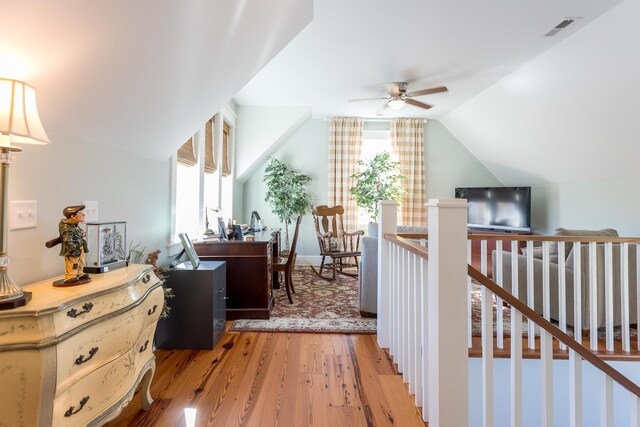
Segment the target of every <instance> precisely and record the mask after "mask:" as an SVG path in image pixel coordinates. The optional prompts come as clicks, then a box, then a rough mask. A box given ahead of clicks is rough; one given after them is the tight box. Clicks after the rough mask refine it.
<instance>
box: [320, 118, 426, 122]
mask: <svg viewBox="0 0 640 427" xmlns="http://www.w3.org/2000/svg"><path fill="white" fill-rule="evenodd" d="M355 118H358V119H362V121H365V122H390V121H391V120H393V119H403V118H405V117H389V118H386V119H383V118H363V117H355ZM408 118H410V119H421V120H424V121H425V122H426V121H427V118H425V117H408ZM322 119H323V120H324V121H325V122H328V121H329V120H330V119H331V117H322Z"/></svg>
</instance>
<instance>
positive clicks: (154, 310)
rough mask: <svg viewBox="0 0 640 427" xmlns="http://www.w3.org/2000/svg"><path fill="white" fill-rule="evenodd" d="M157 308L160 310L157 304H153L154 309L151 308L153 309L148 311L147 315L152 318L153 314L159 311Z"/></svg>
mask: <svg viewBox="0 0 640 427" xmlns="http://www.w3.org/2000/svg"><path fill="white" fill-rule="evenodd" d="M157 308H158V305H157V304H153V307H151V308H150V309H149V310H148V311H147V314H148V315H149V316H151V315H152V314H153V313H155V312H156V309H157Z"/></svg>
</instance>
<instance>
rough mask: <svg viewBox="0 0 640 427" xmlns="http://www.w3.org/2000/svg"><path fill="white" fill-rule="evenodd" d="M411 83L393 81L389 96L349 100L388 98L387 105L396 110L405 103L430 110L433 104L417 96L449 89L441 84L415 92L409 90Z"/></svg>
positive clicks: (351, 100)
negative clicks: (418, 98)
mask: <svg viewBox="0 0 640 427" xmlns="http://www.w3.org/2000/svg"><path fill="white" fill-rule="evenodd" d="M408 86H409V84H408V83H406V82H395V83H391V86H390V87H389V90H388V91H387V93H388V95H389V96H387V97H384V98H361V99H350V100H349V102H355V101H371V100H374V99H386V100H387V105H386V106H387V107H389V108H391V109H394V110H399V109H401V108H402V107H404V104H409V105H413V106H415V107H420V108H424V109H425V110H428V109H429V108H431V107H432V105H429V104H425V103H424V102H420V101H416V100H415V99H413V98H415V97H417V96H423V95H430V94H432V93H439V92H446V91H447V90H448V89H447V88H446V87H444V86H439V87H433V88H430V89H422V90H417V91H415V92H407V88H408Z"/></svg>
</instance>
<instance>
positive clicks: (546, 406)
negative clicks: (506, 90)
mask: <svg viewBox="0 0 640 427" xmlns="http://www.w3.org/2000/svg"><path fill="white" fill-rule="evenodd" d="M427 207H428V218H429V236H428V237H429V240H428V250H427V248H425V247H423V246H420V245H418V244H417V243H414V242H412V241H410V240H407V239H403V238H401V237H398V236H397V235H396V231H395V230H396V229H397V214H396V212H397V204H396V203H395V202H382V203H381V205H380V215H379V218H380V224H379V227H378V228H379V236H378V237H379V238H378V245H379V247H378V266H379V269H378V342H379V344H380V346H381V347H385V348H388V349H389V353H390V355H391V356H392V357H393V359H394V361H395V362H396V363H397V365H398V371H399V372H401V373H402V375H403V378H404V380H405V382H407V384H408V388H409V391H410V392H411V393H413V394H415V398H416V405H417V406H419V407H422V414H423V419H424V420H425V421H427V422H428V423H429V425H430V426H431V427H434V426H435V427H437V426H464V425H469V423H470V421H469V413H470V409H469V402H468V395H469V373H468V369H469V359H468V347H471V343H472V341H473V338H472V337H471V331H470V328H471V322H470V320H469V319H470V312H471V306H470V303H468V301H469V298H470V295H469V293H470V287H471V280H472V279H473V280H474V283H476V284H480V285H481V289H482V298H481V300H482V302H481V312H482V316H481V318H482V327H481V330H482V332H481V337H480V339H479V341H480V342H481V345H482V397H481V398H482V408H483V409H482V425H483V426H493V425H494V424H495V423H494V407H495V405H496V402H495V401H494V396H495V392H496V391H495V390H494V360H493V354H494V347H497V348H502V347H504V346H505V345H506V344H505V343H506V340H505V337H504V323H503V321H502V314H501V313H502V309H500V310H497V312H498V313H499V314H497V315H496V329H498V334H497V336H495V337H494V305H493V301H494V296H495V298H496V301H497V303H496V307H500V308H501V307H502V303H503V301H504V302H505V303H506V304H508V305H509V306H510V307H511V331H510V332H511V333H510V346H511V354H510V358H511V362H510V363H511V368H510V373H511V380H510V390H509V395H510V396H511V398H510V402H509V410H510V425H512V426H521V425H523V397H522V396H523V389H524V388H525V387H526V384H524V382H523V374H522V371H523V368H522V320H523V317H522V316H523V315H524V316H526V317H527V318H528V319H529V324H530V325H531V326H530V329H529V336H530V339H529V341H530V347H531V348H535V341H536V338H535V329H534V326H533V324H535V325H538V326H539V329H540V338H539V342H540V359H541V364H540V365H541V366H540V379H539V382H540V385H541V393H542V395H541V400H540V408H539V410H540V412H541V423H542V425H545V426H551V425H553V419H554V408H553V401H554V395H553V392H554V384H553V347H552V344H553V339H557V340H558V342H559V346H560V347H561V348H568V349H569V381H570V384H569V398H568V401H569V406H570V408H569V419H570V425H572V426H580V425H582V424H583V421H584V420H583V419H582V414H583V407H582V402H583V395H582V394H583V384H582V361H583V360H586V361H588V362H589V363H591V364H592V365H593V366H595V367H596V368H597V369H599V370H600V372H601V376H602V382H601V387H600V389H599V390H589V392H594V393H599V395H600V402H601V410H600V418H601V419H600V422H599V424H600V425H603V426H609V425H613V414H614V399H613V384H614V382H615V383H617V384H619V385H621V386H622V387H623V388H624V389H626V390H627V392H628V393H630V396H631V399H630V402H631V404H630V406H631V408H630V409H631V412H628V411H623V412H624V414H625V419H627V418H628V419H629V420H630V423H629V425H632V426H640V388H639V387H638V386H637V385H636V384H635V383H633V382H632V381H630V380H629V379H628V378H626V377H625V376H623V375H622V374H620V373H619V372H618V371H617V370H615V369H613V368H612V367H611V366H610V365H609V364H607V363H605V362H604V361H603V360H601V359H600V358H598V357H597V356H595V355H594V354H593V353H592V352H591V351H589V349H587V348H585V347H583V346H582V345H581V343H579V342H577V341H576V340H574V339H573V338H571V337H570V336H568V335H567V334H566V313H565V314H564V318H562V319H561V322H560V323H561V326H562V325H563V327H562V329H560V328H558V327H557V326H555V325H553V324H552V323H551V322H550V321H549V317H550V309H549V307H550V303H549V280H548V277H549V272H548V269H545V270H544V272H543V277H546V278H547V279H546V280H544V284H543V286H544V291H543V300H544V307H543V315H540V314H538V313H537V312H536V311H534V310H533V309H532V308H530V307H528V306H527V305H526V304H524V303H523V302H521V301H520V300H518V298H517V296H518V286H517V285H515V286H514V287H513V289H514V293H515V296H514V295H512V294H510V293H508V292H506V291H505V290H504V289H502V288H501V287H500V286H499V285H498V284H496V283H495V282H493V281H492V280H491V279H489V278H487V277H486V274H483V273H486V272H487V270H486V269H487V250H486V242H485V243H484V244H483V247H484V248H483V255H482V258H483V265H484V267H483V268H482V270H483V271H482V272H480V271H478V270H476V269H475V268H473V267H471V266H470V265H468V263H467V257H468V256H469V257H470V252H471V249H470V246H468V245H467V226H466V207H467V205H466V203H464V201H459V200H430V201H429V203H428V204H427ZM516 249H517V248H516V246H515V245H514V246H512V250H514V252H517V251H516ZM563 249H564V248H563V247H562V245H560V250H563ZM579 250H580V249H579V245H578V251H579ZM497 251H498V255H500V247H498V250H497ZM548 251H549V248H548V243H544V244H543V262H546V263H547V265H548V256H549V254H548ZM607 251H608V250H607ZM622 251H625V252H623V256H625V255H626V249H622ZM578 255H579V254H578ZM514 258H515V257H514ZM577 258H578V259H579V258H580V257H579V256H578V257H577ZM498 259H501V258H500V257H498ZM608 259H610V255H609V258H608ZM513 262H514V264H512V265H511V266H512V272H515V271H516V269H517V268H516V267H517V265H516V264H515V261H513ZM527 262H530V261H529V260H527ZM578 262H579V261H578ZM500 264H501V261H498V262H497V267H498V268H496V272H494V273H496V274H495V275H496V276H500V274H501V273H500V271H501V268H502V265H500ZM531 271H533V269H531ZM591 271H593V269H591ZM513 274H514V276H515V273H513ZM621 274H622V276H623V278H624V277H625V273H624V267H623V269H622V273H621ZM627 276H628V274H627ZM501 280H502V278H501V277H498V281H501ZM513 280H515V282H516V284H517V280H518V279H517V278H515V279H513ZM592 280H595V279H592ZM607 280H608V282H609V283H610V279H607ZM624 280H626V279H624ZM531 281H532V280H531ZM465 284H467V286H465ZM564 285H566V284H563V283H562V280H560V283H559V285H558V286H559V288H560V294H562V293H563V292H564V290H563V286H564ZM474 286H475V285H474ZM623 294H624V291H623ZM623 298H624V297H623ZM609 301H611V296H609V297H607V306H608V305H609V304H610V303H609ZM560 304H563V301H560ZM574 314H576V316H577V315H578V314H579V311H578V312H577V313H574ZM608 317H609V316H608ZM623 320H624V319H623ZM563 322H564V323H563ZM627 324H628V321H627ZM576 326H579V324H578V325H576ZM592 326H593V325H592ZM625 326H627V327H628V325H625ZM578 330H580V329H578ZM596 330H597V328H596ZM608 332H609V330H608V328H607V336H608V335H609V333H608ZM577 335H578V336H579V337H580V334H577ZM623 335H626V336H627V337H628V335H629V334H628V331H627V333H626V334H623ZM627 345H628V344H627ZM608 346H609V340H608V339H607V347H608ZM592 347H593V343H592ZM595 347H596V348H597V338H596V342H595ZM628 414H630V415H628Z"/></svg>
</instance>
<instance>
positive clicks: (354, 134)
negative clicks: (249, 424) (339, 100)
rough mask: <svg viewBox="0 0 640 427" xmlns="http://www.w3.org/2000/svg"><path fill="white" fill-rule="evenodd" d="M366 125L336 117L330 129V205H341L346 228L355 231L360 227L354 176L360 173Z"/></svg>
mask: <svg viewBox="0 0 640 427" xmlns="http://www.w3.org/2000/svg"><path fill="white" fill-rule="evenodd" d="M363 129H364V122H363V121H362V119H357V118H352V117H334V118H332V119H331V125H330V126H329V206H336V205H341V206H342V207H343V208H344V215H343V217H342V220H343V223H344V229H345V230H346V231H355V230H356V229H357V224H358V211H357V206H356V202H355V200H354V199H353V197H352V196H351V195H350V194H349V189H350V188H351V187H352V186H353V180H352V179H351V178H350V177H351V175H353V174H354V173H356V172H358V160H360V151H361V149H362V133H363Z"/></svg>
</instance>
